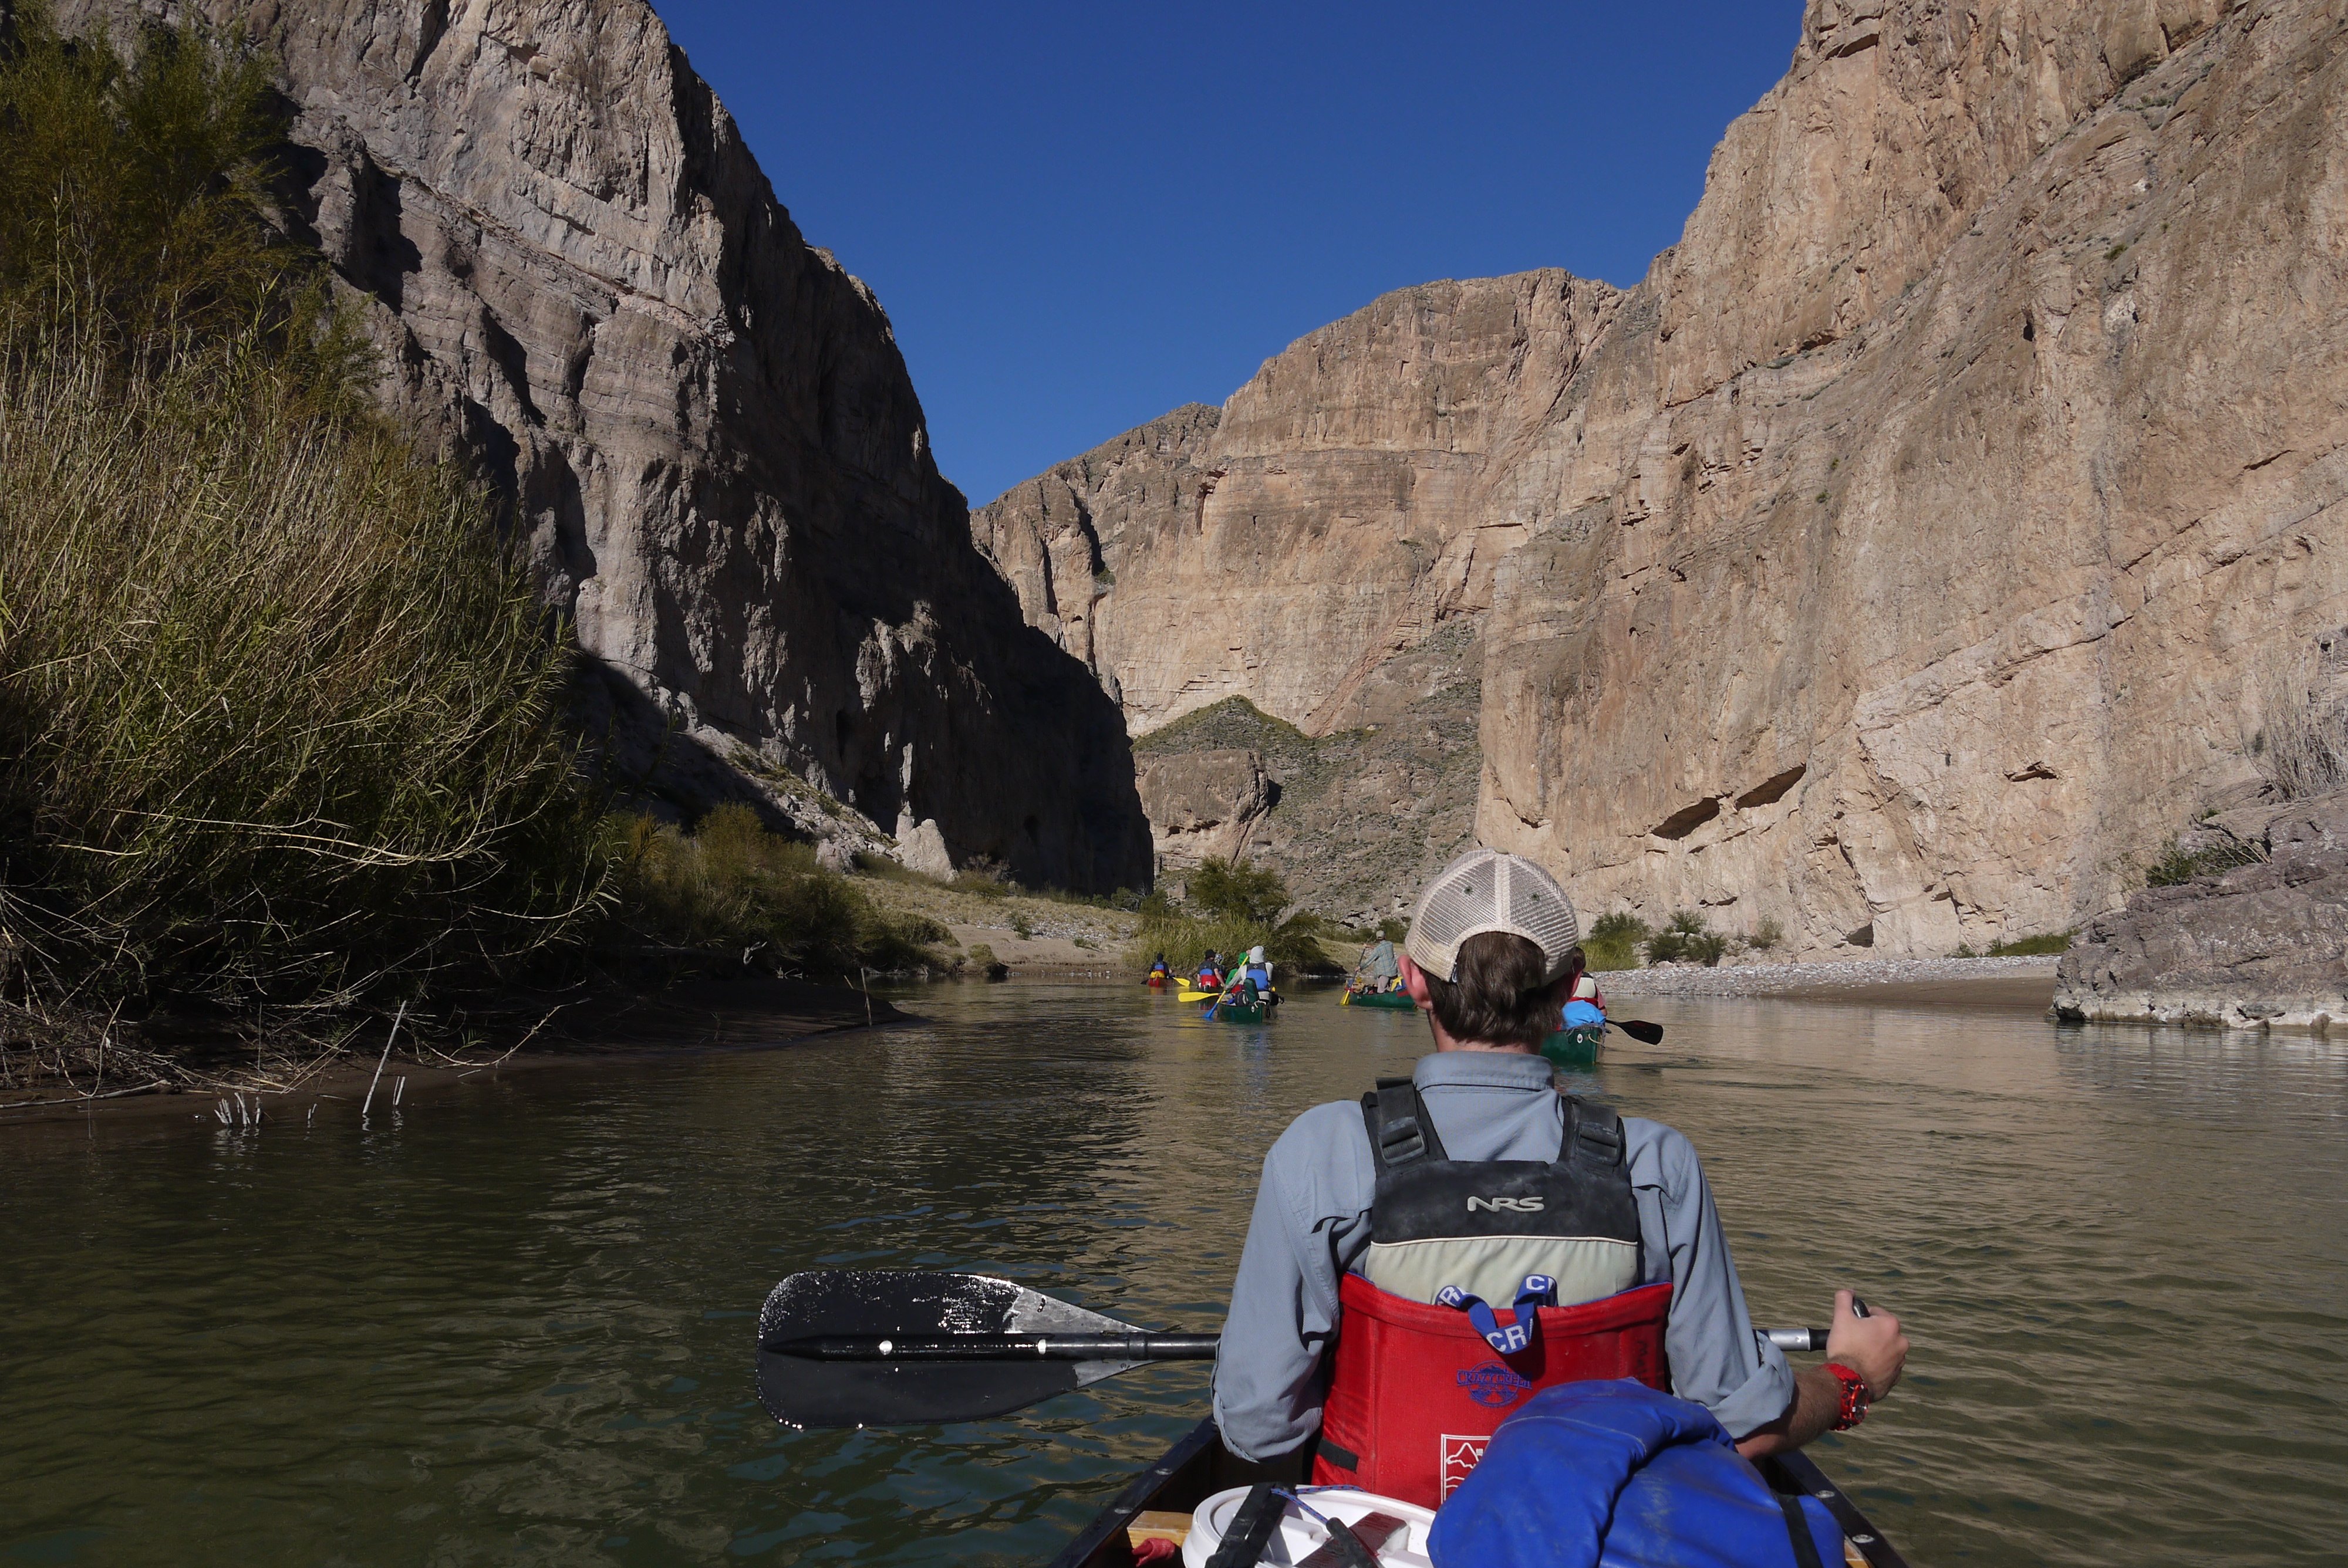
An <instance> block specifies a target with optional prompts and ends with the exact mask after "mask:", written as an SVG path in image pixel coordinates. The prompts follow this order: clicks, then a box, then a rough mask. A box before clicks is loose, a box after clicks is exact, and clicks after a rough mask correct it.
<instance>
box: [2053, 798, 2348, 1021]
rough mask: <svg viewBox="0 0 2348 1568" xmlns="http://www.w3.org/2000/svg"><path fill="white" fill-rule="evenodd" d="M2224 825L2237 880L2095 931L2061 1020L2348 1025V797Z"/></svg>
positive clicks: (2071, 957)
mask: <svg viewBox="0 0 2348 1568" xmlns="http://www.w3.org/2000/svg"><path fill="white" fill-rule="evenodd" d="M2223 815H2224V816H2226V817H2230V818H2232V819H2233V820H2232V821H2231V822H2227V823H2222V824H2219V825H2217V826H2216V829H2215V835H2216V836H2218V837H2219V838H2220V839H2221V840H2222V841H2223V845H2224V847H2225V848H2226V849H2228V850H2229V851H2231V853H2230V854H2228V855H2227V856H2225V858H2226V859H2230V860H2234V861H2235V862H2236V864H2235V865H2234V866H2232V868H2230V869H2228V870H2225V871H2222V872H2219V873H2218V874H2216V875H2213V876H2203V877H2197V878H2193V879H2191V880H2186V881H2180V882H2177V883H2173V884H2170V885H2168V886H2157V887H2148V888H2146V889H2145V890H2144V891H2143V892H2140V893H2137V894H2135V895H2134V896H2132V897H2130V898H2129V899H2128V901H2127V907H2126V908H2123V909H2119V910H2115V911H2113V912H2111V913H2109V914H2106V915H2103V916H2100V917H2097V918H2096V919H2095V920H2093V921H2091V922H2089V924H2088V926H2087V927H2086V929H2085V930H2084V931H2082V932H2081V933H2080V934H2079V939H2078V941H2076V942H2075V943H2074V944H2073V945H2072V948H2071V950H2070V952H2068V953H2066V954H2065V955H2064V958H2063V964H2062V968H2061V969H2060V971H2059V972H2058V974H2057V976H2056V979H2055V1012H2056V1013H2057V1014H2058V1015H2059V1016H2060V1017H2063V1018H2065V1019H2068V1020H2086V1019H2106V1020H2125V1021H2130V1022H2137V1023H2178V1024H2192V1025H2200V1026H2204V1027H2225V1028H2232V1029H2285V1030H2309V1031H2311V1032H2313V1033H2316V1034H2325V1033H2329V1032H2330V1030H2331V1029H2332V1027H2333V1024H2335V1023H2338V1024H2341V1025H2342V1026H2343V1027H2348V793H2335V794H2327V795H2320V796H2316V797H2314V798H2312V799H2309V800H2302V801H2293V802H2291V803H2289V804H2264V805H2251V806H2244V807H2238V808H2237V809H2236V810H2234V811H2232V812H2229V813H2225V814H2223ZM2212 820H2213V823H2215V822H2217V819H2212ZM2202 831H2203V832H2204V833H2205V834H2208V833H2209V831H2210V828H2209V825H2202ZM2205 853H2206V852H2205Z"/></svg>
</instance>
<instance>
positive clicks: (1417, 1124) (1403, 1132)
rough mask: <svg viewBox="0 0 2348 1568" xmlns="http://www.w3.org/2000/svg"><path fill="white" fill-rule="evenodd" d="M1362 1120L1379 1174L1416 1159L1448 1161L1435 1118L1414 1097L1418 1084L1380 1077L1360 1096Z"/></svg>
mask: <svg viewBox="0 0 2348 1568" xmlns="http://www.w3.org/2000/svg"><path fill="white" fill-rule="evenodd" d="M1362 1120H1363V1121H1364V1122H1365V1123H1367V1124H1368V1127H1369V1130H1370V1158H1372V1159H1373V1160H1375V1161H1376V1162H1377V1164H1378V1171H1379V1173H1380V1174H1384V1173H1385V1172H1386V1171H1388V1170H1391V1169H1392V1168H1393V1167H1395V1166H1396V1165H1408V1164H1412V1163H1416V1162H1417V1161H1420V1160H1448V1159H1449V1158H1451V1156H1450V1155H1448V1154H1447V1153H1444V1152H1443V1138H1442V1136H1441V1134H1439V1133H1437V1132H1436V1130H1435V1118H1434V1117H1432V1116H1429V1115H1428V1114H1427V1113H1426V1101H1424V1100H1421V1099H1420V1098H1419V1097H1418V1085H1416V1083H1413V1082H1412V1081H1410V1080H1409V1079H1407V1078H1381V1079H1379V1080H1378V1086H1377V1088H1376V1089H1375V1090H1373V1091H1371V1092H1369V1093H1367V1094H1365V1095H1363V1096H1362Z"/></svg>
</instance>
